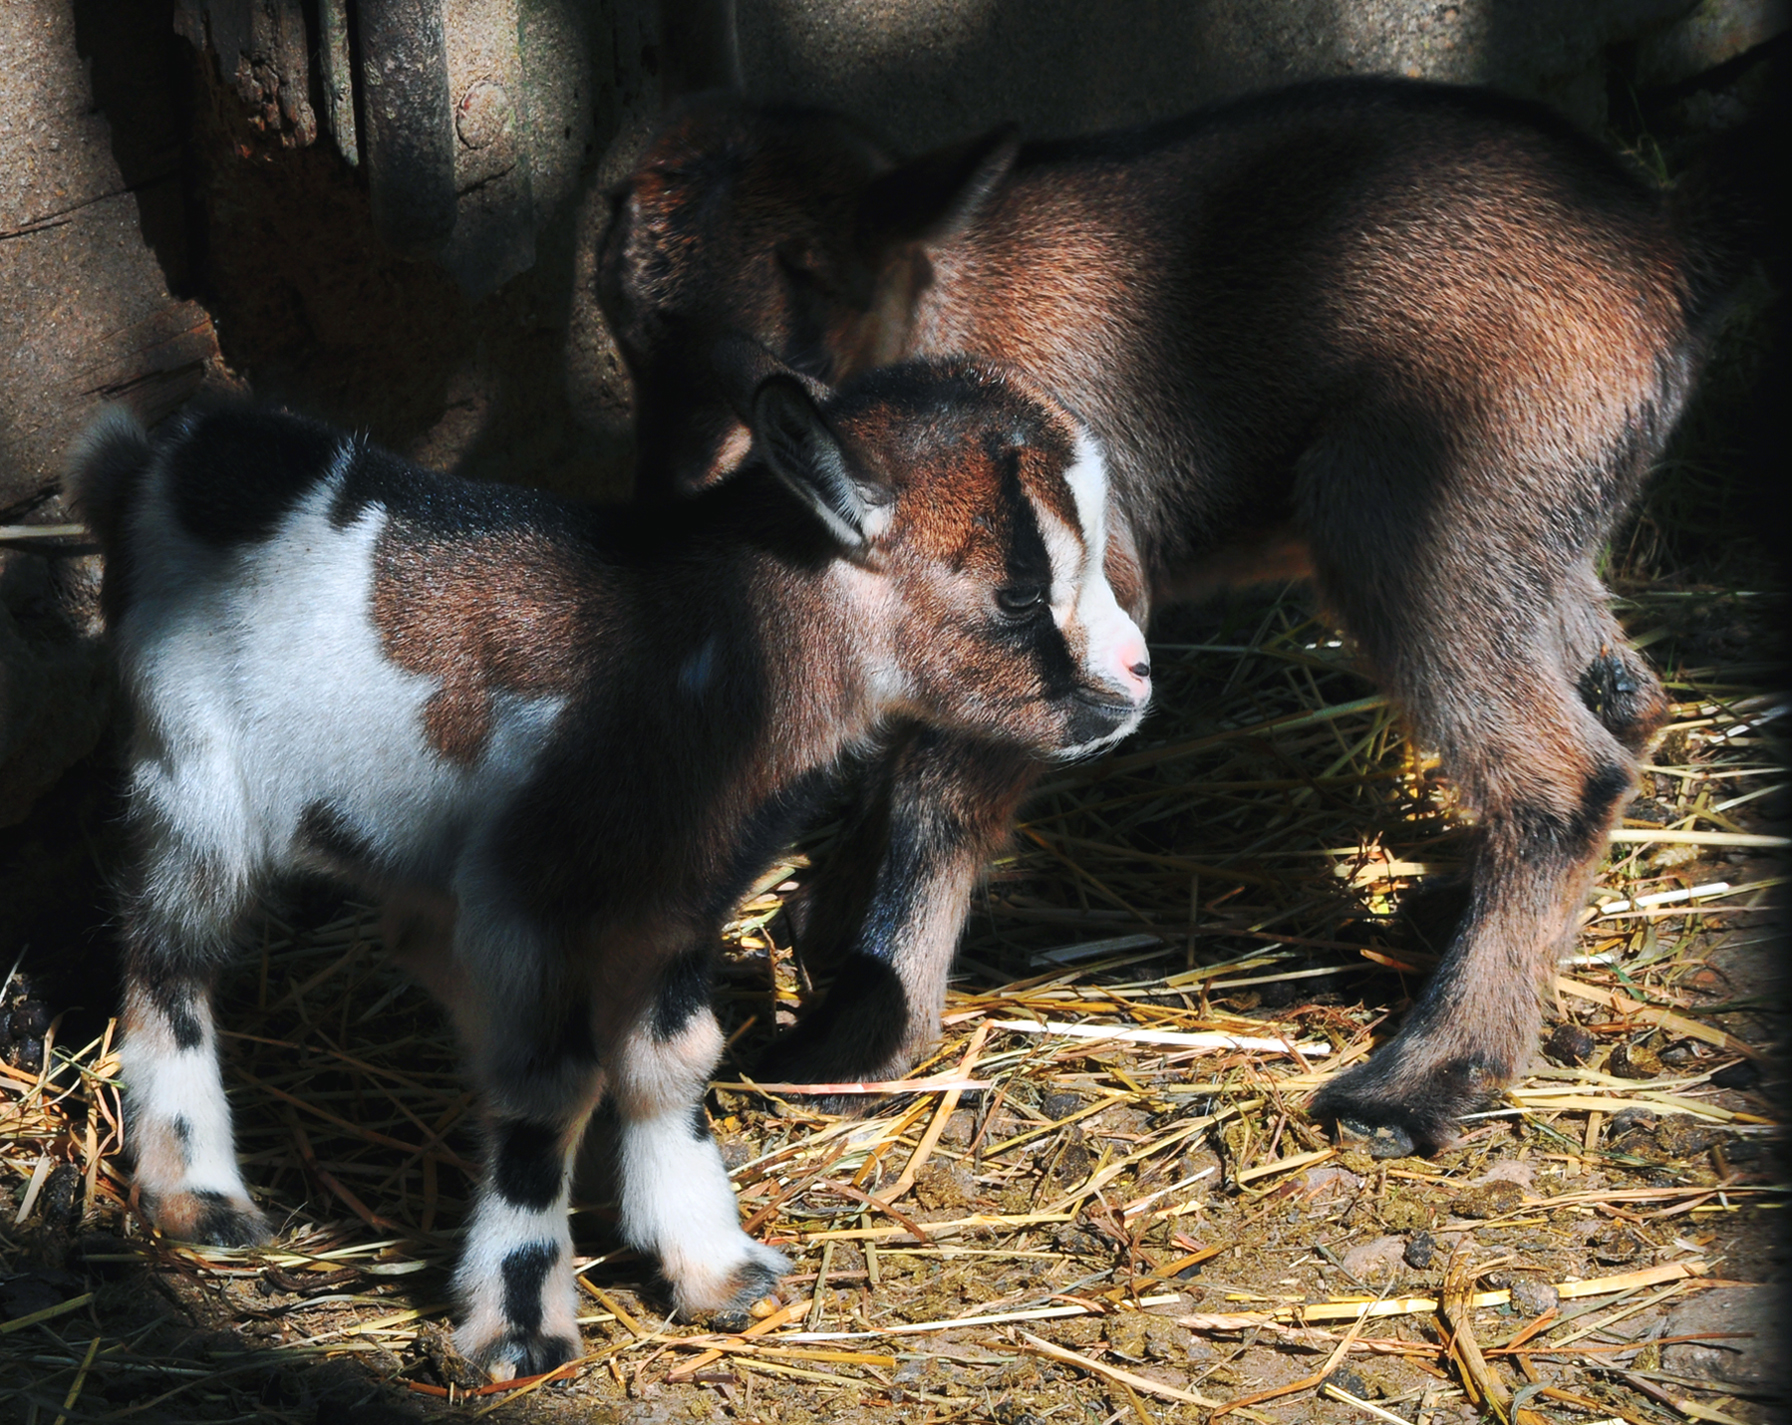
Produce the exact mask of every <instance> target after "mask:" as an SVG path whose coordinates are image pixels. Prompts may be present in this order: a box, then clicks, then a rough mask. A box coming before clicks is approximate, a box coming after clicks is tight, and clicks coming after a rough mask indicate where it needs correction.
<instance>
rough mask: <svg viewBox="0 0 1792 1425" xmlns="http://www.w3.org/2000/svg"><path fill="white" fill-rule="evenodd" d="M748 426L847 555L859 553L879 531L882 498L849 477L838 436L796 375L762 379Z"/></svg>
mask: <svg viewBox="0 0 1792 1425" xmlns="http://www.w3.org/2000/svg"><path fill="white" fill-rule="evenodd" d="M752 425H753V434H754V436H755V438H756V439H757V440H758V442H759V448H760V449H761V450H762V451H763V452H764V453H765V458H766V462H767V463H768V464H769V465H770V466H771V468H772V473H773V474H775V475H776V476H777V477H778V478H779V479H780V480H782V481H783V482H784V483H785V484H786V485H788V486H789V487H790V489H791V490H793V491H794V492H795V493H796V495H797V497H798V498H799V499H801V500H802V501H803V503H804V504H806V505H808V506H809V508H810V509H812V510H814V511H815V513H816V515H817V516H818V517H819V518H820V519H821V522H822V523H823V524H824V525H826V526H827V527H828V533H830V534H831V535H833V536H834V538H835V539H836V540H838V541H839V543H840V545H841V547H842V548H843V549H845V550H846V551H847V553H849V554H860V553H863V552H864V550H865V549H866V548H867V547H868V546H869V545H870V543H871V541H872V540H873V539H874V538H876V536H877V534H878V533H879V532H880V530H881V527H882V525H883V523H884V519H883V516H884V513H885V502H884V501H880V500H878V499H876V498H874V491H873V490H872V489H870V488H869V487H867V486H866V485H864V484H861V483H860V481H858V480H857V479H855V478H854V476H853V473H852V465H851V462H850V461H849V460H848V459H847V455H846V451H845V449H844V448H843V447H842V446H841V444H840V438H839V437H838V436H837V435H835V434H834V431H833V429H832V427H830V426H829V425H828V422H827V418H826V417H825V416H823V415H822V413H821V410H820V408H819V407H817V406H816V404H815V402H814V400H813V399H811V397H810V395H809V392H808V391H807V390H806V389H805V388H804V385H803V383H802V381H801V379H800V378H798V377H797V376H795V375H794V374H792V373H790V372H781V373H779V374H777V375H775V376H771V377H769V378H767V379H766V380H765V381H763V382H761V383H760V386H759V389H758V391H756V392H755V393H754V395H753V420H752Z"/></svg>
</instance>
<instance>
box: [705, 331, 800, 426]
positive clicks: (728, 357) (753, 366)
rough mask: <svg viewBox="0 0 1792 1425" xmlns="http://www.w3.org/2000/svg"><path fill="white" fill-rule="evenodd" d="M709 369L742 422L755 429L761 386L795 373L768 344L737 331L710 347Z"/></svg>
mask: <svg viewBox="0 0 1792 1425" xmlns="http://www.w3.org/2000/svg"><path fill="white" fill-rule="evenodd" d="M709 370H710V374H711V375H712V376H713V377H714V378H715V383H716V390H718V391H719V392H720V393H721V395H722V398H723V399H724V400H725V401H727V402H728V405H729V408H730V409H732V410H733V412H734V414H735V415H736V416H737V417H738V418H739V419H740V422H741V424H742V425H747V426H753V427H754V428H755V429H756V428H757V424H758V421H757V416H756V413H755V406H754V403H755V401H756V400H757V398H758V395H759V388H760V387H761V386H763V385H764V384H765V383H766V382H767V381H768V380H770V379H771V378H772V377H773V376H795V373H794V372H792V371H791V369H790V368H789V367H788V366H786V365H785V364H784V363H783V362H782V361H780V360H778V358H777V357H776V356H774V355H773V354H772V353H771V351H770V350H769V349H768V348H767V347H765V346H762V345H761V344H760V343H758V342H756V341H754V340H753V338H752V337H750V336H742V335H740V334H739V333H738V332H731V333H729V334H728V335H727V336H725V337H722V338H721V339H720V340H718V341H717V342H716V343H715V345H714V346H712V347H711V348H710V349H709ZM798 379H799V380H800V378H798Z"/></svg>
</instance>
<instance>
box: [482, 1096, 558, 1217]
mask: <svg viewBox="0 0 1792 1425" xmlns="http://www.w3.org/2000/svg"><path fill="white" fill-rule="evenodd" d="M564 1171H565V1168H564V1161H563V1158H562V1155H561V1152H560V1134H559V1133H558V1131H557V1130H555V1129H554V1128H552V1127H550V1126H549V1125H547V1124H545V1123H531V1122H529V1121H528V1120H526V1119H516V1118H513V1119H508V1120H506V1121H505V1122H502V1123H500V1124H499V1125H498V1126H497V1128H496V1129H494V1130H493V1132H492V1186H493V1187H495V1188H497V1190H498V1196H500V1197H502V1198H503V1199H504V1200H505V1201H506V1202H509V1203H514V1204H515V1205H516V1206H518V1207H526V1208H529V1209H530V1210H531V1211H534V1212H544V1211H546V1210H547V1209H548V1208H550V1207H552V1206H553V1205H554V1202H555V1200H556V1199H558V1198H559V1196H560V1183H561V1180H562V1178H563V1176H564Z"/></svg>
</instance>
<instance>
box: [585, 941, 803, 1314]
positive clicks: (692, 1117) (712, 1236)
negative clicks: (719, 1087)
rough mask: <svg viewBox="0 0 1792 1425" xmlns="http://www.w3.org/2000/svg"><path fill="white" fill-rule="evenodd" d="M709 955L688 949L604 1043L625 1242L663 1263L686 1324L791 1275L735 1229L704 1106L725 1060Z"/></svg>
mask: <svg viewBox="0 0 1792 1425" xmlns="http://www.w3.org/2000/svg"><path fill="white" fill-rule="evenodd" d="M707 961H708V955H707V953H705V952H700V951H691V952H687V953H686V955H684V956H683V957H681V958H680V959H679V960H676V961H674V962H673V963H672V965H671V966H670V968H669V969H668V970H667V971H666V973H665V974H664V975H663V976H662V977H661V978H660V979H659V981H658V983H657V984H655V985H654V986H652V987H651V990H650V992H649V997H648V999H647V1003H646V1004H645V1006H644V1009H645V1012H644V1013H637V1014H635V1015H632V1016H628V1017H627V1018H623V1019H619V1020H618V1022H617V1024H616V1030H615V1033H614V1034H613V1035H611V1036H608V1037H607V1038H606V1047H605V1059H606V1064H607V1065H608V1066H609V1068H610V1070H611V1072H610V1076H609V1080H610V1101H611V1104H612V1106H613V1107H614V1109H615V1114H616V1130H617V1162H618V1166H619V1169H620V1174H621V1181H622V1224H621V1226H622V1237H623V1240H624V1241H626V1242H627V1243H628V1244H629V1245H630V1246H631V1247H635V1248H637V1249H638V1250H640V1251H643V1252H650V1253H652V1254H653V1255H654V1256H656V1257H657V1258H658V1259H659V1263H660V1270H661V1273H662V1274H663V1275H664V1277H665V1281H666V1285H667V1286H668V1288H669V1289H670V1295H671V1298H672V1304H673V1307H674V1308H675V1309H676V1310H677V1312H678V1314H679V1315H680V1316H682V1317H685V1318H686V1319H690V1318H694V1317H701V1316H704V1315H708V1314H710V1313H716V1312H720V1313H729V1314H732V1313H737V1312H741V1311H744V1310H745V1309H746V1308H747V1307H748V1306H750V1305H751V1304H752V1303H753V1302H755V1301H757V1300H758V1299H759V1298H761V1297H763V1296H765V1295H766V1294H767V1293H768V1292H769V1291H771V1290H772V1289H773V1288H774V1287H775V1286H776V1285H777V1282H778V1278H779V1277H781V1276H783V1275H784V1273H786V1272H788V1271H789V1270H790V1263H789V1262H788V1261H787V1260H786V1259H785V1257H784V1256H783V1254H782V1253H780V1252H776V1251H773V1250H772V1249H771V1248H770V1247H766V1246H762V1245H761V1244H759V1243H758V1242H755V1241H754V1240H753V1239H752V1238H751V1237H749V1236H747V1234H746V1233H745V1232H743V1231H742V1230H741V1225H740V1209H739V1206H738V1205H737V1203H736V1201H735V1197H734V1189H733V1187H732V1186H731V1185H730V1183H729V1181H728V1170H727V1168H726V1167H724V1166H723V1164H722V1155H721V1152H720V1151H719V1150H718V1149H717V1147H716V1143H715V1139H714V1138H713V1137H712V1136H711V1134H710V1131H709V1123H708V1120H707V1119H706V1117H705V1115H704V1112H703V1094H704V1090H705V1089H706V1088H707V1086H708V1084H709V1078H710V1075H711V1074H712V1073H713V1072H714V1070H715V1066H716V1064H717V1062H718V1061H719V1060H720V1059H721V1057H722V1047H723V1041H722V1030H721V1026H720V1025H718V1024H717V1023H716V1017H715V1013H714V1011H712V1010H711V1009H710V1006H709V985H708V979H709V975H708V964H707Z"/></svg>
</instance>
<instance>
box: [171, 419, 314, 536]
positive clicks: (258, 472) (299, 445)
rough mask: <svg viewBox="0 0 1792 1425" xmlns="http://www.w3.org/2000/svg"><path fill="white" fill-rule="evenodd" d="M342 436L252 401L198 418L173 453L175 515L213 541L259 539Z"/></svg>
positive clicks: (294, 499)
mask: <svg viewBox="0 0 1792 1425" xmlns="http://www.w3.org/2000/svg"><path fill="white" fill-rule="evenodd" d="M342 440H343V437H342V436H341V435H339V434H338V433H337V432H335V431H333V430H331V429H329V427H327V426H322V425H318V424H316V423H315V422H312V421H307V420H301V419H300V418H299V417H297V416H290V415H286V414H284V413H281V412H276V411H263V410H255V409H253V408H251V407H246V406H245V407H225V408H223V409H220V410H216V411H212V412H209V413H207V414H204V415H201V416H198V417H196V418H194V419H193V420H192V421H191V422H190V423H189V424H188V426H187V428H186V432H185V436H184V438H183V439H181V440H179V441H177V442H176V443H175V445H174V446H173V447H172V449H171V450H170V451H169V456H168V493H169V497H170V499H171V501H172V502H173V505H174V513H175V515H176V517H177V518H178V519H179V520H180V522H181V524H182V525H183V526H185V527H186V529H187V530H188V531H189V532H190V533H192V534H193V535H194V536H196V537H197V538H199V539H201V540H204V541H205V542H206V543H207V544H211V545H216V546H218V547H220V548H230V547H232V546H234V545H239V544H259V543H261V542H262V541H263V540H265V539H267V538H268V537H269V536H270V535H271V534H273V532H274V530H275V528H276V527H277V526H278V525H279V523H280V521H281V520H282V519H283V518H284V517H285V516H286V514H287V513H288V512H289V511H290V510H291V509H292V508H293V507H294V506H295V505H296V504H298V503H299V501H300V500H302V499H303V498H304V497H305V495H306V494H307V493H308V492H309V491H310V490H311V489H312V488H313V487H314V486H315V485H316V484H317V483H318V481H319V480H321V479H323V477H324V476H325V474H327V473H328V471H329V469H330V466H331V464H332V462H333V461H334V460H335V458H336V453H337V451H338V449H339V448H340V446H341V443H342Z"/></svg>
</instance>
